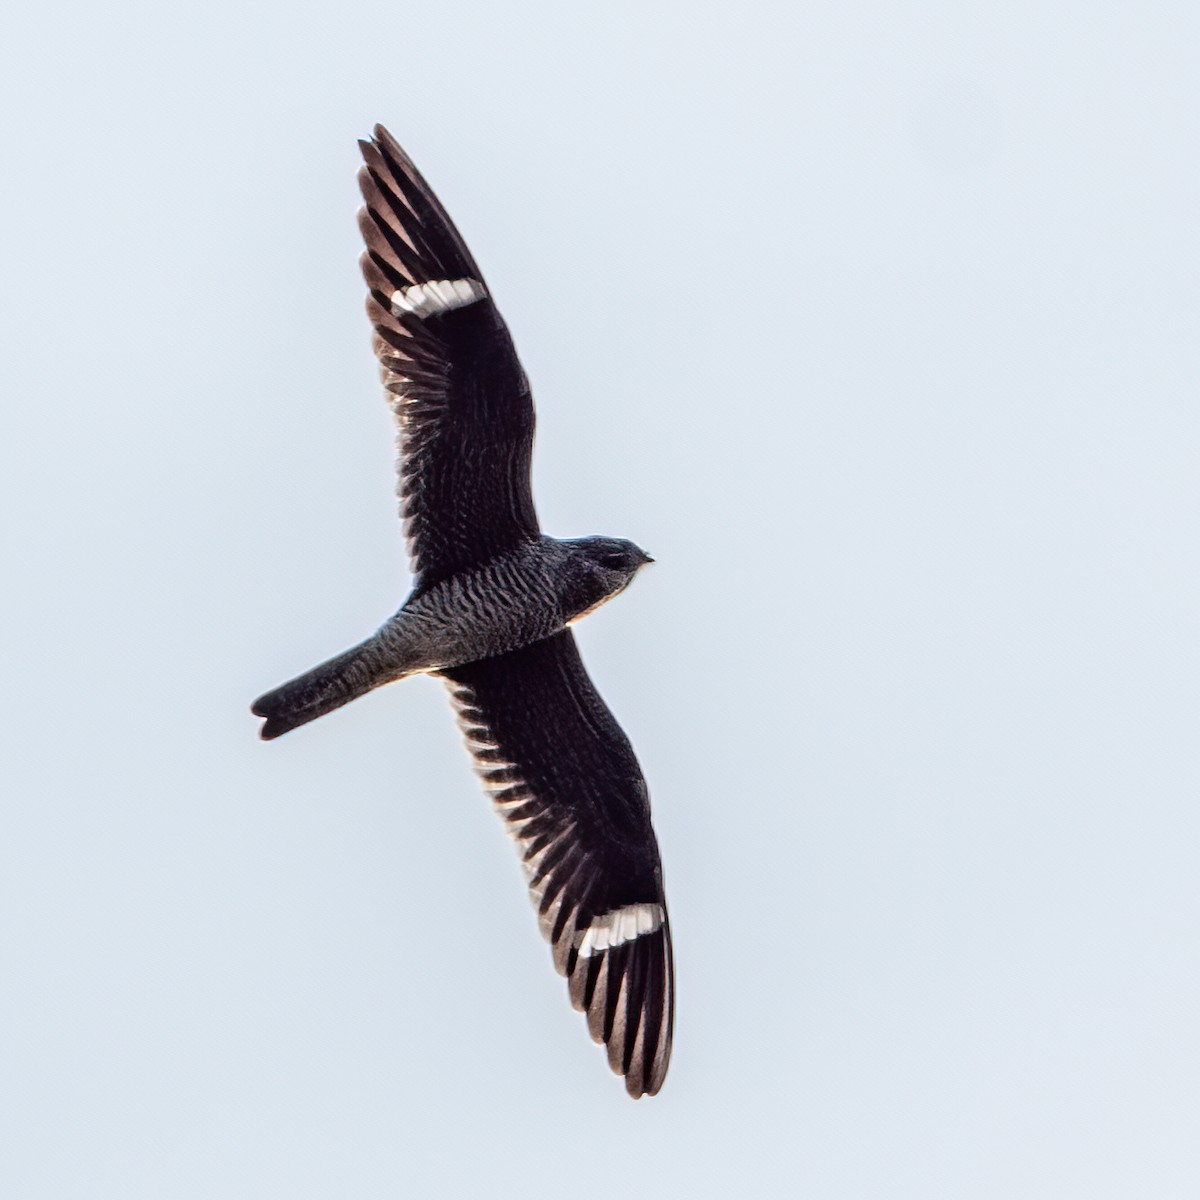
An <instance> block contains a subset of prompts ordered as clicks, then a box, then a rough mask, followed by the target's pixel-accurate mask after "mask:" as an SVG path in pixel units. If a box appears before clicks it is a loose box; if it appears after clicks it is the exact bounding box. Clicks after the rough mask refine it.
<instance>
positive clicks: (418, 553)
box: [252, 126, 674, 1097]
mask: <svg viewBox="0 0 1200 1200" xmlns="http://www.w3.org/2000/svg"><path fill="white" fill-rule="evenodd" d="M359 145H360V147H361V148H362V155H363V159H364V166H363V167H362V169H361V170H360V172H359V176H358V179H359V185H360V187H361V189H362V194H363V200H364V207H363V208H362V209H361V210H360V212H359V215H358V220H359V226H360V228H361V230H362V234H363V238H364V239H365V241H366V251H365V252H364V254H363V256H362V260H361V265H362V271H363V275H364V277H365V279H366V283H367V287H368V289H369V293H370V294H369V296H368V299H367V312H368V315H369V316H370V319H371V323H372V325H373V326H374V328H375V337H374V348H375V353H376V356H377V357H378V359H379V362H380V369H381V375H382V379H383V384H384V387H385V389H386V391H387V393H388V398H389V402H390V405H391V409H392V413H393V415H394V417H395V420H396V426H397V433H398V444H399V450H400V456H399V462H398V472H399V485H398V488H397V491H398V494H399V497H400V513H401V516H402V518H403V520H404V529H405V534H406V536H407V541H408V549H409V555H410V558H411V560H412V567H413V572H414V575H415V582H414V586H413V590H412V592H411V594H410V595H409V597H408V598H407V599H406V600H405V602H404V604H403V606H402V607H401V608H400V610H399V611H398V612H397V613H396V614H395V615H394V616H393V617H391V618H390V619H389V620H388V621H386V622H385V623H384V624H383V626H382V627H381V628H380V629H379V630H378V631H377V632H376V633H374V634H373V635H372V636H371V637H369V638H367V639H366V641H364V642H362V643H360V644H359V645H357V646H355V647H353V648H352V649H350V650H348V651H346V652H345V653H344V654H340V655H338V656H337V657H336V658H332V659H330V660H329V661H328V662H326V663H323V664H322V665H321V666H318V667H316V668H314V669H313V670H311V671H309V672H307V673H306V674H304V675H301V676H300V677H299V678H297V679H294V680H292V681H291V682H290V683H285V684H283V685H282V686H281V687H279V688H276V689H275V690H274V691H271V692H268V693H267V694H266V695H264V696H262V697H260V698H259V699H258V700H256V701H255V702H254V704H253V706H252V711H253V712H254V713H255V715H257V716H259V717H264V718H265V723H264V724H263V726H262V730H261V733H262V736H263V738H266V739H270V738H276V737H278V736H279V735H280V734H283V733H287V732H288V731H289V730H291V729H295V728H297V727H298V726H300V725H304V724H306V723H307V722H309V721H312V720H315V719H316V718H317V717H320V716H323V715H324V714H325V713H328V712H331V711H332V710H333V709H335V708H339V707H341V706H342V705H343V704H346V703H348V702H349V701H351V700H354V699H355V698H357V697H358V696H362V695H364V694H365V693H366V692H368V691H371V690H372V689H373V688H376V687H379V686H380V685H382V684H385V683H390V682H393V681H395V680H398V679H403V678H405V677H406V676H408V675H414V674H417V673H420V672H424V673H427V674H432V675H437V676H440V677H441V678H442V679H443V680H444V681H445V683H446V686H447V688H448V689H449V693H450V697H451V700H452V702H453V704H454V707H455V709H456V713H457V717H458V723H459V726H460V727H461V729H462V731H463V734H464V736H465V739H466V743H467V747H468V749H469V751H470V753H471V755H472V757H473V759H474V767H475V770H476V772H477V773H478V774H479V776H480V778H481V780H482V782H483V786H484V788H485V789H486V790H487V791H488V792H489V793H490V794H491V798H492V801H493V803H494V805H495V808H496V810H497V811H498V812H499V813H500V815H501V817H502V818H503V820H504V822H505V825H506V827H507V830H508V832H509V834H511V836H512V837H513V838H514V840H515V841H516V843H517V846H518V848H519V850H520V854H521V859H522V865H523V867H524V870H525V875H526V878H527V881H528V884H529V890H530V893H531V896H532V899H533V901H534V904H535V906H536V908H537V912H538V918H539V923H540V926H541V929H542V933H543V934H544V936H545V937H546V938H547V940H548V941H549V942H550V945H551V947H552V950H553V956H554V965H555V967H556V968H557V969H558V971H559V973H560V974H563V975H565V976H566V978H567V981H568V985H569V990H570V997H571V1003H572V1004H573V1005H574V1006H575V1007H576V1008H577V1009H580V1010H582V1011H583V1012H584V1013H586V1015H587V1025H588V1029H589V1031H590V1033H591V1035H592V1037H593V1038H594V1039H595V1040H596V1041H597V1042H603V1043H604V1044H605V1045H606V1046H607V1050H608V1061H609V1065H610V1066H611V1067H612V1069H613V1070H614V1071H615V1072H617V1073H618V1074H620V1075H623V1076H624V1077H625V1086H626V1090H627V1091H628V1092H629V1094H630V1095H632V1096H635V1097H637V1096H641V1095H643V1094H648V1095H653V1094H654V1093H656V1092H657V1091H658V1090H659V1088H660V1087H661V1086H662V1083H663V1079H664V1077H665V1075H666V1072H667V1065H668V1062H669V1059H670V1055H671V1040H672V1033H673V1029H674V968H673V962H672V952H671V932H670V926H669V924H668V921H667V907H666V899H665V896H664V893H663V876H662V865H661V862H660V860H659V854H658V844H657V842H656V840H655V837H654V831H653V829H652V828H651V825H650V801H649V796H648V793H647V790H646V784H645V780H644V779H643V777H642V772H641V769H640V768H639V766H638V762H637V759H636V757H635V756H634V753H633V748H632V747H631V746H630V744H629V739H628V738H627V737H626V736H625V734H624V732H623V731H622V729H621V727H620V726H619V725H618V724H617V722H616V720H615V719H614V717H613V715H612V713H611V712H610V711H609V709H608V708H607V706H606V705H605V703H604V701H603V700H602V699H601V698H600V696H599V694H598V693H597V691H596V689H595V687H594V686H593V684H592V681H591V679H589V677H588V674H587V671H586V670H585V669H584V666H583V662H582V660H581V659H580V657H579V650H578V648H577V647H576V644H575V638H574V636H573V634H572V633H571V631H570V629H569V628H568V627H569V626H570V625H571V624H572V623H573V622H575V621H577V620H579V619H580V618H581V617H583V616H585V615H586V614H587V613H589V612H591V611H592V610H593V609H595V608H596V607H598V606H599V605H600V604H603V603H604V602H605V601H606V600H609V599H611V598H612V597H613V596H615V595H616V594H617V593H618V592H620V591H622V590H623V589H624V588H626V587H627V586H628V585H629V583H630V582H631V581H632V580H633V577H634V576H635V575H636V574H637V572H638V570H639V569H640V568H641V567H642V566H643V565H644V564H645V563H648V562H652V561H653V560H652V559H651V558H650V556H649V555H648V554H646V553H645V552H643V551H642V550H640V549H639V548H638V547H637V546H635V545H634V544H633V543H632V542H629V541H625V540H622V539H617V538H608V537H585V538H574V539H569V540H559V539H556V538H551V537H548V536H546V535H545V534H543V533H542V532H541V529H540V527H539V525H538V519H537V515H536V513H535V511H534V506H533V495H532V490H531V481H530V461H531V455H532V449H533V429H534V415H533V399H532V395H531V393H530V390H529V383H528V380H527V379H526V377H525V373H524V371H523V370H522V369H521V364H520V363H519V361H518V360H517V355H516V351H515V350H514V348H513V343H512V340H511V338H510V337H509V333H508V329H507V327H506V325H505V324H504V321H503V320H502V318H501V316H500V313H499V311H498V310H497V308H496V306H495V304H494V303H493V302H492V296H491V292H490V291H489V289H488V287H487V284H486V283H485V282H484V278H483V275H482V274H481V273H480V270H479V268H478V267H477V266H476V265H475V260H474V259H473V258H472V257H471V253H470V251H469V250H468V249H467V247H466V244H465V243H464V242H463V239H462V237H461V236H460V234H459V232H458V230H457V229H456V228H455V227H454V224H453V223H452V222H451V220H450V218H449V217H448V216H447V215H446V212H445V210H444V209H443V208H442V206H441V204H440V203H439V201H438V199H437V197H436V196H435V195H434V193H433V191H432V190H431V189H430V187H429V185H428V184H427V183H426V182H425V180H424V179H423V178H422V177H421V175H420V173H419V172H418V171H417V169H416V167H415V166H414V165H413V163H412V162H411V160H410V159H409V158H408V156H407V155H406V154H405V153H404V151H403V150H402V149H401V148H400V146H399V145H398V144H397V142H396V141H395V139H394V138H393V137H392V136H391V135H390V134H389V133H388V132H387V130H386V129H384V128H383V127H382V126H376V128H375V135H374V137H373V139H371V140H370V141H361V142H360V143H359Z"/></svg>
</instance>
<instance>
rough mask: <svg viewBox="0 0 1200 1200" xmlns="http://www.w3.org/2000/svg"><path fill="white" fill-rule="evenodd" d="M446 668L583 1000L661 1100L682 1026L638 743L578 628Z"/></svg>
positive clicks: (617, 1052) (639, 1087) (628, 1079)
mask: <svg viewBox="0 0 1200 1200" xmlns="http://www.w3.org/2000/svg"><path fill="white" fill-rule="evenodd" d="M442 674H443V677H444V678H445V680H446V682H447V685H448V688H449V691H450V696H451V700H452V702H453V704H454V707H455V710H456V714H457V717H458V723H459V726H460V728H461V729H462V732H463V736H464V740H465V742H466V745H467V749H468V750H469V751H470V753H471V755H472V758H473V759H474V765H475V770H476V772H477V773H478V774H479V775H480V778H481V779H482V781H483V783H484V786H485V788H488V790H490V791H491V792H492V795H493V800H494V801H495V802H496V807H497V810H498V812H499V814H500V816H501V818H502V819H503V820H504V822H505V825H506V827H507V829H508V832H509V834H510V836H511V837H512V838H513V840H514V841H515V842H516V844H517V847H518V849H519V852H520V854H521V862H522V866H523V867H524V869H525V874H526V880H527V882H528V885H529V890H530V895H531V897H532V899H533V902H534V905H535V907H536V909H537V911H538V922H539V925H540V927H541V930H542V933H543V935H544V936H545V937H546V938H547V940H548V941H549V942H550V945H551V951H552V954H553V959H554V965H555V967H556V969H557V970H558V971H559V973H560V974H563V975H566V977H567V982H568V991H569V994H570V997H571V1003H572V1004H573V1005H574V1006H575V1007H576V1008H578V1009H580V1010H582V1011H583V1012H584V1013H586V1015H587V1025H588V1030H589V1032H590V1033H591V1035H592V1037H593V1038H594V1039H595V1040H596V1041H599V1042H603V1043H605V1045H606V1046H607V1048H608V1058H609V1065H610V1066H611V1067H612V1069H613V1070H614V1071H616V1072H617V1073H618V1074H621V1075H624V1076H625V1085H626V1089H627V1090H628V1091H629V1092H630V1094H631V1095H635V1096H637V1095H642V1094H650V1095H652V1094H654V1093H655V1092H657V1091H658V1089H659V1088H660V1087H661V1086H662V1081H663V1078H664V1076H665V1074H666V1070H667V1064H668V1062H669V1060H670V1052H671V1038H672V1033H673V1029H674V977H673V964H672V954H671V935H670V926H669V922H668V920H667V911H666V902H665V899H664V896H663V887H662V868H661V865H660V863H659V858H658V847H657V845H656V842H655V838H654V833H653V830H652V829H651V826H650V806H649V802H648V800H647V797H646V789H645V784H644V782H643V780H642V777H641V772H640V770H639V768H638V765H637V760H636V758H635V757H634V755H633V750H632V748H631V747H630V746H629V742H628V740H627V739H626V737H625V735H624V734H623V733H622V732H621V729H620V727H619V726H618V725H617V723H616V721H615V720H614V719H613V717H612V714H611V713H610V712H609V711H608V709H607V707H606V706H605V705H604V702H603V701H602V700H601V699H600V697H599V695H598V693H597V692H596V690H595V688H594V686H593V685H592V682H591V680H590V679H589V678H588V675H587V672H586V670H585V669H584V666H583V663H582V660H581V659H580V657H579V652H578V649H577V647H576V645H575V639H574V636H573V635H572V634H571V633H570V632H569V631H564V632H562V633H559V634H557V635H555V636H554V637H552V638H547V639H546V640H544V641H541V642H537V643H535V644H533V645H532V646H527V647H525V648H524V649H521V650H515V651H512V652H510V653H508V654H504V655H499V656H497V657H496V658H492V659H487V660H485V661H482V662H477V663H471V664H468V665H467V666H464V667H456V668H454V669H452V670H448V671H444V672H443V673H442ZM482 747H487V748H486V749H483V748H482ZM498 767H500V769H499V771H498V770H497V768H498ZM514 797H519V801H518V802H516V803H514V802H512V801H513V798H514Z"/></svg>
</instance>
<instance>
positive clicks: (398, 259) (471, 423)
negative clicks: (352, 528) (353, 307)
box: [358, 125, 538, 588]
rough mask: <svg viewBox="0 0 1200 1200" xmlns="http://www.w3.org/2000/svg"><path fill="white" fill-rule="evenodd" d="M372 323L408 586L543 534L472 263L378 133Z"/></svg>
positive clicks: (366, 221) (529, 428)
mask: <svg viewBox="0 0 1200 1200" xmlns="http://www.w3.org/2000/svg"><path fill="white" fill-rule="evenodd" d="M359 145H360V146H361V148H362V155H363V159H364V160H365V165H364V166H363V167H362V169H361V170H360V171H359V175H358V181H359V186H360V187H361V189H362V194H363V200H364V201H365V204H364V207H363V208H362V209H361V210H360V211H359V214H358V217H359V226H360V228H361V229H362V234H363V237H364V239H365V240H366V246H367V248H366V250H365V252H364V253H363V256H362V269H363V275H364V277H365V278H366V281H367V287H368V288H370V296H369V298H368V300H367V312H368V314H369V316H370V318H371V323H372V324H373V325H374V326H375V353H376V355H377V356H378V358H379V362H380V367H381V371H382V375H383V382H384V386H385V387H386V389H387V391H388V394H389V400H390V403H391V406H392V412H393V413H394V415H395V418H396V426H397V431H398V438H399V445H400V461H399V464H398V469H399V475H400V479H399V484H398V488H397V490H398V492H399V496H400V513H401V516H402V517H403V518H404V522H405V532H406V535H407V537H408V545H409V554H410V556H411V558H412V564H413V570H414V572H415V573H416V575H417V586H418V587H419V588H421V587H426V586H429V585H431V584H434V583H437V582H438V581H439V580H441V579H444V578H446V577H447V576H449V575H453V574H455V573H457V572H459V571H462V570H465V569H468V568H470V567H474V566H478V565H479V564H480V563H482V562H485V561H487V560H488V559H490V558H492V557H494V556H495V555H496V554H498V553H500V552H501V551H503V550H506V549H509V548H511V547H512V546H513V545H515V544H517V543H518V542H520V541H522V540H525V539H527V538H531V537H536V536H537V533H538V521H537V514H536V513H535V511H534V507H533V494H532V491H531V487H530V478H529V468H530V459H531V455H532V449H533V420H534V419H533V398H532V396H531V395H530V391H529V383H528V381H527V380H526V378H525V373H524V372H523V371H522V370H521V364H520V363H519V362H518V361H517V354H516V351H515V350H514V349H513V344H512V339H511V338H510V337H509V334H508V328H507V327H506V326H505V324H504V321H503V319H502V318H501V316H500V313H499V312H498V311H497V309H496V306H495V305H494V304H493V303H492V300H491V297H490V295H489V293H488V290H487V286H486V285H485V283H484V281H483V276H482V275H481V274H480V271H479V268H478V267H477V266H476V265H475V260H474V259H473V258H472V257H471V252H470V251H469V250H468V249H467V247H466V244H465V243H464V242H463V240H462V237H461V236H460V235H459V232H458V230H457V229H455V228H454V224H453V222H452V221H451V220H450V218H449V217H448V216H447V215H446V210H445V209H444V208H442V206H441V204H440V203H439V202H438V199H437V197H436V196H435V195H434V194H433V191H432V189H431V188H430V187H429V185H428V184H427V183H426V182H425V180H424V179H423V178H422V177H421V175H420V172H418V170H417V168H416V167H415V166H413V164H412V161H411V160H410V159H409V157H408V155H407V154H405V153H404V151H403V150H401V148H400V146H399V145H398V144H397V143H396V141H395V139H394V138H393V137H392V136H391V134H389V133H388V131H387V130H386V129H384V128H383V126H382V125H377V126H376V127H375V136H374V138H373V139H372V140H371V141H369V142H368V141H363V142H360V143H359Z"/></svg>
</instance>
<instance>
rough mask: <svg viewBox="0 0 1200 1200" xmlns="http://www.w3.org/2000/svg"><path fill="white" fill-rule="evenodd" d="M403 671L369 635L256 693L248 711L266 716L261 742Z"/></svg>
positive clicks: (388, 680)
mask: <svg viewBox="0 0 1200 1200" xmlns="http://www.w3.org/2000/svg"><path fill="white" fill-rule="evenodd" d="M405 674H407V672H406V671H404V670H403V669H400V668H398V667H397V664H396V662H395V661H394V659H393V658H392V657H391V656H389V655H387V654H386V653H384V652H382V649H381V647H380V645H379V642H378V640H377V638H370V639H369V640H367V641H365V642H363V643H362V644H361V645H359V646H355V647H354V648H353V649H352V650H347V651H346V652H345V654H339V655H338V656H337V657H336V658H331V659H330V660H329V661H328V662H324V663H322V664H321V665H320V666H319V667H313V669H312V670H311V671H306V672H305V673H304V674H303V675H300V676H298V677H297V678H296V679H293V680H291V681H289V682H288V683H285V684H283V685H282V686H280V687H277V688H276V689H275V690H274V691H273V692H267V694H266V695H265V696H259V698H258V699H257V700H255V702H254V703H253V704H252V705H251V706H250V711H251V712H252V713H253V714H254V715H255V716H256V717H265V718H266V724H264V725H263V727H262V730H261V731H260V733H261V736H262V738H263V740H264V741H270V740H271V739H272V738H277V737H279V735H280V734H282V733H287V732H288V731H289V730H291V729H296V728H298V727H299V726H301V725H307V724H308V722H309V721H315V720H316V719H317V718H318V717H323V716H324V715H325V714H326V713H329V712H333V710H334V709H335V708H341V707H342V705H343V704H349V703H350V701H351V700H357V699H358V698H359V696H365V695H366V694H367V692H369V691H372V690H373V689H374V688H377V687H379V686H380V685H381V684H384V683H391V682H392V680H394V679H400V678H402V677H403V676H404V675H405Z"/></svg>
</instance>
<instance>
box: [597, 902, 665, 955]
mask: <svg viewBox="0 0 1200 1200" xmlns="http://www.w3.org/2000/svg"><path fill="white" fill-rule="evenodd" d="M664 915H665V914H664V913H663V910H662V905H661V904H627V905H626V906H625V907H624V908H614V909H613V911H612V912H606V913H603V914H602V915H601V916H599V917H596V918H595V919H594V920H593V921H592V923H591V924H590V925H589V926H588V927H587V929H585V930H584V932H583V933H582V934H581V935H579V957H580V958H591V956H592V955H593V954H599V953H600V952H601V951H602V950H611V949H612V948H613V947H614V946H620V945H622V944H623V943H624V942H632V941H633V939H634V938H637V937H641V936H642V935H643V934H645V933H653V932H654V931H655V930H656V929H659V928H661V927H662V923H663V918H664Z"/></svg>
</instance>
